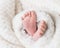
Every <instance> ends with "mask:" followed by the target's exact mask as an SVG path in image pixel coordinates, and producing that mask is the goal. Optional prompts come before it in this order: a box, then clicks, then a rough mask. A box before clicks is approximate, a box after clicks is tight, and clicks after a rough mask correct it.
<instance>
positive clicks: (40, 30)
mask: <svg viewBox="0 0 60 48" xmlns="http://www.w3.org/2000/svg"><path fill="white" fill-rule="evenodd" d="M46 29H47V24H46V22H45V21H41V22H40V24H39V26H38V30H37V31H36V33H35V34H34V35H33V38H34V39H35V40H37V39H38V38H40V37H41V36H42V35H43V34H44V33H45V31H46Z"/></svg>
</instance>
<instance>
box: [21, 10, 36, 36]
mask: <svg viewBox="0 0 60 48" xmlns="http://www.w3.org/2000/svg"><path fill="white" fill-rule="evenodd" d="M22 21H23V26H24V28H25V29H26V31H27V32H28V34H29V35H31V36H33V34H34V33H35V32H36V13H35V12H34V11H30V12H27V13H26V14H25V15H24V16H23V17H22Z"/></svg>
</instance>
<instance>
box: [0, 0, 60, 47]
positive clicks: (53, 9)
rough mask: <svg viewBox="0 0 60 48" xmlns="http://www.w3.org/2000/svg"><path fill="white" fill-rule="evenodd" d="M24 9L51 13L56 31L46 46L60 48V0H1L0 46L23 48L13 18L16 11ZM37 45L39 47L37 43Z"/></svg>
mask: <svg viewBox="0 0 60 48" xmlns="http://www.w3.org/2000/svg"><path fill="white" fill-rule="evenodd" d="M20 1H21V4H22V7H23V9H29V8H34V9H37V10H44V11H46V12H48V13H50V14H51V15H52V17H53V19H54V21H55V24H56V27H57V29H56V33H55V34H54V38H53V39H52V41H51V43H50V44H49V45H47V47H45V48H60V29H59V28H60V21H59V20H60V15H59V14H60V1H59V0H0V48H23V46H21V44H20V42H19V40H18V39H17V38H16V36H15V34H14V32H13V29H12V24H11V20H12V17H13V16H15V13H16V14H17V12H20V11H21V10H22V9H21V7H20V6H21V4H20ZM15 11H16V12H15ZM3 22H6V23H3ZM35 47H37V48H38V46H37V45H36V46H35Z"/></svg>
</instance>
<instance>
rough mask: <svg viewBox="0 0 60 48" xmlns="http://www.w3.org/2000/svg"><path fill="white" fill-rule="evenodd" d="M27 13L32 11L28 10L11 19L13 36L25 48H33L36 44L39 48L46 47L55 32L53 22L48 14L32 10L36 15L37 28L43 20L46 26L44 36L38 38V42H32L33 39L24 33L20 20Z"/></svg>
mask: <svg viewBox="0 0 60 48" xmlns="http://www.w3.org/2000/svg"><path fill="white" fill-rule="evenodd" d="M29 11H32V10H31V9H30V10H25V11H22V12H20V13H19V14H18V15H16V16H15V17H14V18H13V22H12V24H13V29H14V31H15V34H16V36H17V38H18V39H19V41H20V42H21V43H22V44H23V45H24V46H25V47H27V48H31V47H32V48H33V46H34V45H35V46H36V45H37V44H38V45H39V46H40V47H39V48H44V47H45V46H46V45H48V44H49V43H50V42H51V39H52V38H53V36H54V32H55V31H54V30H55V29H54V28H55V27H54V22H53V20H52V18H51V16H50V15H49V14H48V13H46V12H43V11H37V10H34V11H35V12H36V14H37V22H38V24H37V25H38V26H39V23H40V21H41V20H44V21H45V22H46V23H47V26H48V29H47V31H46V33H45V35H43V37H41V38H39V39H38V40H36V41H34V39H33V38H32V37H31V36H29V35H28V34H26V32H25V31H24V27H23V24H22V19H21V17H22V16H23V15H24V14H25V13H27V12H29ZM34 48H36V47H34Z"/></svg>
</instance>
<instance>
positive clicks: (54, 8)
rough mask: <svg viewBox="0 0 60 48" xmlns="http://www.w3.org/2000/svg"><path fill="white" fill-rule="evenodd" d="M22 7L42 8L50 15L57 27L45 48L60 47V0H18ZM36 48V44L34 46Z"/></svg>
mask: <svg viewBox="0 0 60 48" xmlns="http://www.w3.org/2000/svg"><path fill="white" fill-rule="evenodd" d="M20 1H21V3H22V7H23V9H24V10H25V9H31V8H33V9H37V10H43V11H46V12H48V13H50V15H52V17H53V19H54V21H55V25H56V27H57V29H56V33H55V34H54V38H53V39H52V42H51V43H50V44H49V45H47V47H45V48H60V37H59V36H60V29H59V28H60V25H59V24H60V21H59V20H60V0H33V1H32V0H20ZM35 47H37V48H38V46H35Z"/></svg>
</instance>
